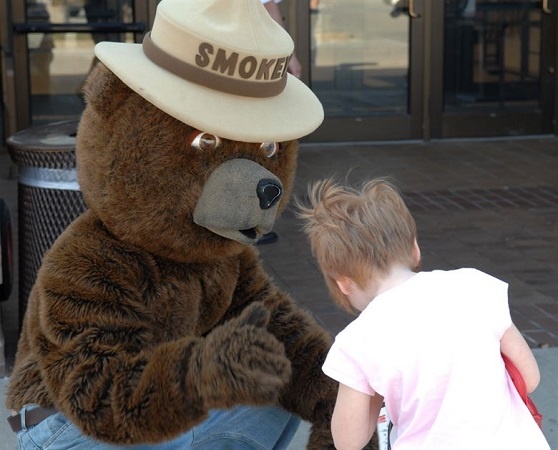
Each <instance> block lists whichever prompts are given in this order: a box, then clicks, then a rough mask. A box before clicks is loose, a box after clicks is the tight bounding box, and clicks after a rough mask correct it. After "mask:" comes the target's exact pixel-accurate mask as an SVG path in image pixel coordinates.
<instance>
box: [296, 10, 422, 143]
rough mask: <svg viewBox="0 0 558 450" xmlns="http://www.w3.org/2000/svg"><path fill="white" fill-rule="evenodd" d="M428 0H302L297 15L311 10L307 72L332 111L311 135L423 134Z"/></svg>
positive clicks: (357, 137) (314, 138) (369, 136)
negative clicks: (424, 35)
mask: <svg viewBox="0 0 558 450" xmlns="http://www.w3.org/2000/svg"><path fill="white" fill-rule="evenodd" d="M423 2H424V0H372V1H363V0H309V3H307V2H297V3H299V5H297V7H299V9H298V11H299V14H298V20H300V17H301V16H303V15H304V14H307V17H308V16H309V17H308V24H309V26H308V29H309V48H308V54H309V55H310V56H309V60H308V61H303V66H304V67H308V68H309V70H308V72H309V73H307V74H305V75H306V77H305V78H306V81H307V82H308V83H309V85H310V86H311V88H312V90H313V91H314V93H315V94H316V95H317V96H318V98H319V99H320V100H321V102H322V103H323V105H324V109H325V116H326V117H325V121H324V123H323V124H322V126H321V127H320V128H319V129H318V130H317V131H316V132H314V133H313V134H312V135H311V136H310V137H309V138H308V139H307V140H310V141H344V140H352V141H354V140H383V139H418V138H421V137H422V115H423V102H424V96H423V89H422V83H423V45H422V43H423V39H422V38H423V28H424V25H423V23H424V11H423ZM291 3H294V2H293V1H292V0H291ZM298 41H299V42H300V39H299V40H298ZM301 48H302V44H297V53H300V49H301ZM303 57H304V55H303Z"/></svg>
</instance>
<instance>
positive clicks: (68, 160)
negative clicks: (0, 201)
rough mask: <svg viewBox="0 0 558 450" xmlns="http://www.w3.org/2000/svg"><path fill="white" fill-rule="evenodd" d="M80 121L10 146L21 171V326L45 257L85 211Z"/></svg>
mask: <svg viewBox="0 0 558 450" xmlns="http://www.w3.org/2000/svg"><path fill="white" fill-rule="evenodd" d="M78 122H79V121H78V120H68V121H63V122H56V123H52V124H48V125H42V126H37V127H31V128H28V129H26V130H22V131H20V132H18V133H16V134H14V135H12V136H10V137H9V138H8V139H7V141H6V143H7V146H8V151H9V153H10V156H11V158H12V160H13V162H14V163H15V164H17V167H18V234H19V236H18V243H19V321H20V324H21V321H22V320H23V315H24V313H25V310H26V308H27V300H28V298H29V294H30V292H31V288H32V287H33V284H34V282H35V278H36V276H37V271H38V270H39V267H40V265H41V260H42V258H43V255H44V253H45V252H46V251H47V250H48V249H49V248H50V247H51V246H52V244H53V243H54V241H55V240H56V239H57V238H58V236H59V235H60V234H61V233H62V232H63V231H64V230H65V229H66V227H67V226H68V225H69V224H70V223H71V222H72V221H73V220H74V219H76V218H77V217H78V216H79V215H80V214H81V213H82V212H83V211H85V209H86V206H85V202H84V200H83V195H82V193H81V191H80V190H79V185H78V182H77V170H76V155H75V141H76V139H75V138H76V132H77V126H78Z"/></svg>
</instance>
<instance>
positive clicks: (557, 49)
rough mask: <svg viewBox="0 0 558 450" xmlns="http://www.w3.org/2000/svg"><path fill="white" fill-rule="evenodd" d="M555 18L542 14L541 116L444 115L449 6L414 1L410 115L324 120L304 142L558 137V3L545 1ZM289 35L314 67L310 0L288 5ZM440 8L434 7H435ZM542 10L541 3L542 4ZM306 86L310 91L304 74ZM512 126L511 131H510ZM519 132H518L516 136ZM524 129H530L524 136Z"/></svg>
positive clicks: (426, 0) (304, 59)
mask: <svg viewBox="0 0 558 450" xmlns="http://www.w3.org/2000/svg"><path fill="white" fill-rule="evenodd" d="M547 1H548V5H549V7H550V9H551V10H552V13H551V14H544V13H543V23H542V29H541V36H543V39H544V45H541V69H540V86H541V89H540V91H541V96H540V105H541V111H539V112H507V111H506V112H499V113H497V114H495V113H494V112H493V111H487V112H484V113H478V112H474V113H463V112H460V113H449V112H444V88H443V86H444V19H445V2H443V0H440V3H441V5H440V4H439V3H438V0H415V2H414V4H415V9H416V11H417V12H418V13H419V15H420V17H419V18H416V19H409V20H410V31H409V40H410V44H409V52H410V55H409V71H410V73H409V75H410V78H409V79H410V83H409V89H410V96H409V112H410V113H409V115H408V116H400V117H397V116H393V117H391V116H376V117H363V118H331V117H326V118H325V119H324V122H323V124H322V125H321V126H320V127H319V128H318V129H317V130H316V131H315V132H314V133H312V134H311V135H309V136H306V137H304V138H303V139H302V141H303V142H346V141H382V140H426V141H428V140H430V139H446V138H482V137H505V136H512V135H537V134H558V121H557V120H556V119H555V116H556V111H558V95H556V93H557V92H558V77H556V76H555V72H556V70H558V68H557V67H556V66H557V61H558V45H557V42H558V0H547ZM283 3H285V4H287V5H285V6H284V7H283V10H284V12H285V18H286V19H287V24H288V30H289V32H290V33H291V35H292V36H293V39H294V41H295V50H296V52H297V56H298V58H299V60H300V61H301V63H302V66H303V68H309V67H311V64H310V32H311V30H310V13H309V7H308V2H307V1H302V2H300V1H293V0H290V1H285V2H282V3H280V5H282V4H283ZM434 3H436V6H435V5H434ZM540 4H541V6H542V1H541V2H540ZM303 81H304V82H305V83H306V84H308V85H309V86H310V87H312V86H311V80H310V75H309V73H308V69H307V70H305V71H304V70H303ZM510 124H513V130H511V129H510ZM516 130H517V131H516ZM520 130H526V131H525V133H524V134H522V133H521V131H520Z"/></svg>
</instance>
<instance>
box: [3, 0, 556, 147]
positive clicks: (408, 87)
mask: <svg viewBox="0 0 558 450" xmlns="http://www.w3.org/2000/svg"><path fill="white" fill-rule="evenodd" d="M157 3H158V0H23V1H12V0H0V21H1V23H0V40H1V42H0V44H1V46H0V48H1V61H0V63H1V71H2V92H3V95H2V99H3V108H2V110H3V125H4V127H3V129H4V138H5V137H6V136H9V135H12V134H14V133H15V132H16V131H19V130H21V129H24V128H27V127H29V126H31V125H42V124H46V123H52V122H55V121H59V120H66V119H74V118H77V117H79V115H80V114H81V112H82V110H83V107H84V105H83V101H82V97H81V95H80V89H81V84H82V83H83V80H84V79H85V76H86V75H87V73H88V71H89V69H90V67H91V64H92V63H93V62H94V56H93V47H94V45H95V43H96V42H98V41H99V40H107V39H108V40H117V41H133V42H140V41H141V39H142V37H143V34H144V32H145V31H147V30H148V29H149V28H150V25H151V22H152V20H153V17H154V12H155V8H156V5H157ZM280 5H281V8H282V11H283V13H284V15H285V19H286V23H287V26H288V30H289V32H290V34H291V35H292V36H293V38H294V40H295V50H296V53H297V56H298V57H299V59H300V60H301V63H302V66H303V80H304V81H305V82H306V83H307V84H308V85H309V86H310V87H311V88H312V90H313V91H314V92H315V93H316V95H317V96H318V97H319V98H320V100H321V101H322V103H323V105H324V108H325V114H326V117H325V121H324V123H323V125H322V126H321V127H320V128H318V130H317V131H316V132H314V133H313V134H312V135H311V136H308V137H307V138H305V139H304V141H308V142H343V141H380V140H409V139H412V140H428V139H437V138H462V137H487V136H516V135H530V134H556V133H557V131H558V128H557V126H556V125H555V123H556V122H557V121H556V118H555V116H556V106H555V103H556V75H555V72H556V67H555V64H556V54H557V53H558V51H557V50H558V49H557V27H556V20H557V19H556V18H557V14H558V12H557V11H558V2H557V1H556V0H305V1H300V0H283V1H282V2H281V3H280Z"/></svg>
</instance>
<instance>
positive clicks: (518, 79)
mask: <svg viewBox="0 0 558 450" xmlns="http://www.w3.org/2000/svg"><path fill="white" fill-rule="evenodd" d="M541 20H542V15H541V6H540V1H538V0H535V1H533V0H515V1H513V0H512V1H510V0H506V1H502V0H492V1H487V0H484V1H483V0H445V47H444V48H445V50H444V58H445V59H444V67H445V69H444V90H445V102H444V103H445V111H449V112H453V111H463V110H468V111H482V110H486V109H492V110H496V109H498V110H508V111H511V110H513V111H518V110H525V109H533V108H537V107H538V104H539V95H540V94H539V88H540V48H541V32H540V30H541Z"/></svg>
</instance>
